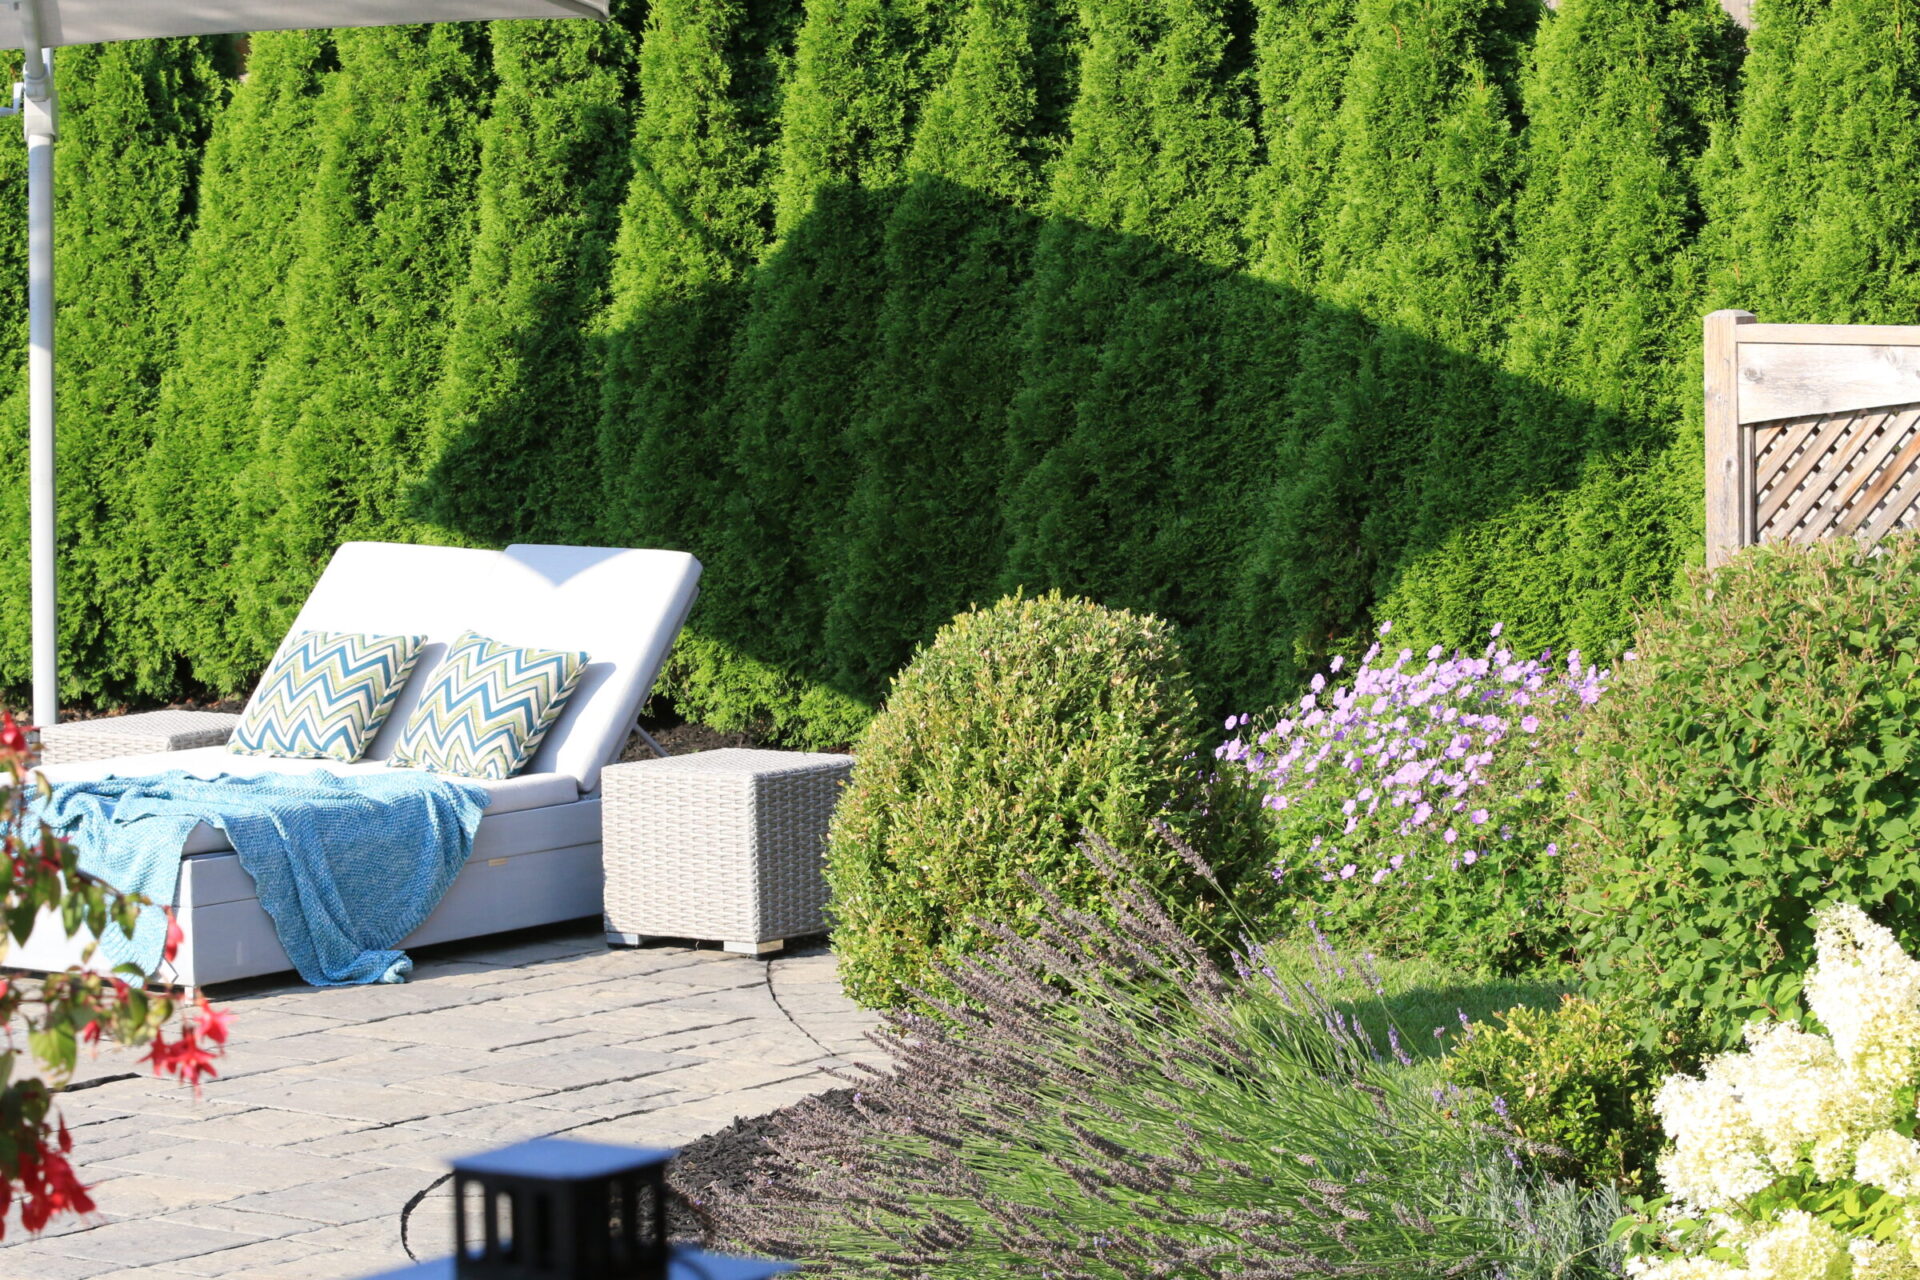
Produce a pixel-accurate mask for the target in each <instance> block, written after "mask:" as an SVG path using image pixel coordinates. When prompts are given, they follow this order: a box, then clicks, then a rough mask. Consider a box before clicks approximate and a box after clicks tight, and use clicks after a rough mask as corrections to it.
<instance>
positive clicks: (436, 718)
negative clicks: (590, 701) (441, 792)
mask: <svg viewBox="0 0 1920 1280" xmlns="http://www.w3.org/2000/svg"><path fill="white" fill-rule="evenodd" d="M588 660H589V659H588V655H587V654H586V653H584V652H580V651H570V650H565V649H523V648H517V647H515V646H513V645H508V644H502V643H500V642H499V641H497V640H490V639H488V638H487V637H485V636H480V635H475V634H474V633H473V632H471V631H469V632H467V633H466V634H465V635H463V636H461V637H460V639H459V640H457V641H456V642H455V643H454V645H453V647H452V648H451V649H449V650H448V651H447V656H446V660H445V661H444V662H442V663H441V664H440V667H439V669H438V670H436V671H435V672H434V673H433V675H432V677H430V679H429V682H428V684H427V686H426V687H425V688H424V689H423V690H422V691H421V693H420V703H419V705H418V706H416V707H415V708H414V710H413V714H412V715H411V716H410V717H408V719H407V727H406V729H405V730H404V731H403V732H402V733H401V735H400V743H399V745H398V746H396V747H395V748H394V750H393V755H392V757H391V758H390V759H389V760H388V761H387V763H389V764H392V765H396V766H400V767H404V768H412V769H428V770H431V771H433V772H435V773H452V774H458V775H459V776H461V777H463V778H511V777H512V776H513V775H514V774H516V773H519V772H520V770H522V769H523V768H525V767H526V764H527V762H528V761H529V760H531V759H533V754H534V752H535V751H537V750H538V749H539V747H540V740H541V739H542V738H543V737H545V736H546V733H547V730H548V729H550V728H552V727H553V723H554V721H556V720H558V719H559V718H560V713H561V712H562V711H564V710H565V709H566V705H567V699H568V697H570V696H571V695H572V693H573V691H574V689H575V687H577V686H578V685H579V683H580V676H581V673H582V672H584V671H585V670H586V666H587V662H588Z"/></svg>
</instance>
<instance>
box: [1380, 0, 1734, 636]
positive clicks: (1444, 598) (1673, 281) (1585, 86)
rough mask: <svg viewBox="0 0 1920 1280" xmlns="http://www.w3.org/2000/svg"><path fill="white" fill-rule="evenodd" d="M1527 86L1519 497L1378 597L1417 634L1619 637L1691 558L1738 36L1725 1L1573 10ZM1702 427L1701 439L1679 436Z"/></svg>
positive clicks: (1670, 0)
mask: <svg viewBox="0 0 1920 1280" xmlns="http://www.w3.org/2000/svg"><path fill="white" fill-rule="evenodd" d="M1543 21H1544V24H1545V25H1544V27H1543V29H1542V31H1541V33H1540V35H1539V38H1538V39H1537V41H1536V42H1535V45H1534V50H1533V56H1532V59H1531V62H1530V65H1529V67H1528V70H1527V74H1526V77H1525V79H1524V82H1523V86H1522V93H1523V99H1524V104H1525V107H1526V114H1527V120H1528V128H1527V133H1526V137H1525V152H1524V173H1525V185H1524V188H1523V190H1522V192H1521V195H1520V197H1519V199H1518V201H1517V203H1516V208H1515V214H1514V235H1513V244H1514V249H1513V256H1512V259H1511V261H1510V265H1509V273H1510V279H1511V281H1512V285H1513V292H1514V304H1513V322H1512V327H1511V329H1510V330H1509V333H1508V337H1507V342H1506V355H1505V359H1504V361H1503V363H1504V367H1505V370H1506V372H1507V374H1508V377H1507V378H1506V379H1504V380H1503V386H1502V396H1501V403H1500V404H1499V406H1498V413H1499V422H1500V435H1499V438H1498V441H1497V447H1496V448H1495V449H1494V450H1492V451H1491V452H1490V453H1489V454H1488V455H1486V456H1485V457H1483V458H1482V459H1480V460H1479V462H1480V465H1482V467H1483V468H1484V473H1483V474H1484V476H1485V480H1484V483H1485V484H1486V486H1487V487H1488V488H1490V489H1492V490H1493V491H1494V492H1496V493H1498V494H1501V495H1505V496H1506V501H1507V505H1505V506H1503V507H1502V508H1501V509H1500V510H1498V511H1496V512H1495V513H1493V514H1492V515H1491V516H1490V517H1489V518H1487V519H1485V520H1483V521H1481V522H1479V523H1476V524H1475V525H1473V526H1471V527H1466V528H1461V529H1458V530H1456V531H1455V532H1454V535H1453V536H1452V537H1451V538H1450V539H1449V540H1448V541H1447V543H1446V544H1445V545H1444V547H1443V548H1441V549H1440V550H1438V551H1436V552H1432V553H1430V554H1429V555H1428V556H1427V557H1426V558H1425V559H1424V560H1423V561H1422V562H1421V564H1420V565H1418V566H1417V567H1416V568H1415V569H1413V570H1412V571H1410V572H1408V573H1406V574H1404V575H1403V576H1402V578H1401V580H1400V582H1399V583H1398V584H1397V586H1396V589H1395V590H1394V591H1393V593H1391V594H1390V595H1389V596H1388V598H1387V600H1386V602H1385V603H1384V604H1383V605H1382V612H1383V613H1385V614H1387V615H1388V616H1391V617H1392V618H1394V620H1395V621H1396V623H1402V622H1404V623H1407V624H1410V629H1411V632H1412V633H1413V634H1415V635H1419V636H1422V637H1431V638H1434V639H1443V640H1450V641H1460V640H1464V639H1466V638H1468V637H1470V636H1473V635H1476V634H1479V633H1482V632H1483V631H1484V630H1485V628H1486V627H1487V626H1488V625H1490V624H1491V623H1494V622H1504V623H1507V624H1509V627H1510V632H1509V635H1510V638H1511V639H1513V640H1514V641H1515V642H1516V643H1517V644H1519V645H1521V646H1522V647H1526V648H1538V647H1542V646H1547V645H1561V646H1564V645H1566V644H1575V645H1581V646H1585V647H1588V648H1594V647H1598V646H1604V645H1605V644H1606V643H1607V642H1609V641H1620V640H1624V639H1625V638H1626V637H1627V636H1628V635H1629V634H1630V633H1631V630H1632V611H1633V608H1634V606H1635V604H1636V602H1641V603H1644V602H1645V601H1647V600H1649V599H1651V598H1656V597H1658V596H1659V595H1661V594H1664V592H1665V590H1666V589H1667V586H1668V584H1669V583H1671V582H1672V581H1673V580H1674V578H1675V575H1676V573H1677V571H1678V569H1679V567H1680V565H1681V563H1682V562H1683V561H1685V560H1686V559H1687V558H1688V557H1689V556H1690V555H1693V554H1695V550H1694V548H1695V544H1696V542H1697V537H1698V528H1697V525H1698V516H1697V514H1696V513H1697V509H1698V507H1699V446H1698V438H1699V427H1698V422H1699V414H1698V410H1697V408H1696V407H1695V405H1696V402H1697V400H1698V392H1697V390H1696V388H1697V384H1698V377H1699V375H1698V360H1697V356H1696V352H1697V350H1698V347H1699V344H1700V319H1699V317H1700V314H1701V308H1702V301H1703V285H1702V279H1701V276H1702V273H1701V271H1700V269H1699V262H1698V256H1697V254H1696V253H1695V250H1694V245H1695V239H1696V237H1697V235H1698V233H1699V230H1700V226H1701V213H1700V201H1699V197H1698V193H1697V190H1696V185H1695V174H1696V169H1697V167H1698V163H1699V157H1700V155H1701V153H1702V152H1703V150H1704V149H1705V146H1706V143H1707V138H1708V133H1709V130H1710V128H1711V127H1713V126H1714V125H1716V124H1718V123H1720V122H1722V121H1724V120H1725V118H1726V116H1727V113H1728V110H1729V97H1730V93H1731V87H1732V85H1731V82H1732V78H1733V74H1734V68H1735V66H1736V65H1737V64H1736V61H1735V55H1734V51H1735V48H1736V47H1737V46H1736V43H1735V39H1734V37H1735V36H1736V35H1737V31H1736V29H1735V28H1734V27H1733V25H1732V23H1731V22H1730V21H1729V20H1728V19H1727V18H1726V16H1725V14H1724V13H1723V12H1722V11H1721V10H1720V8H1719V6H1718V4H1717V3H1714V0H1563V3H1562V4H1561V6H1560V8H1559V9H1558V11H1557V12H1556V13H1552V14H1549V15H1548V16H1547V17H1546V18H1545V19H1544V20H1543ZM1689 423H1691V424H1692V426H1689V425H1688V424H1689Z"/></svg>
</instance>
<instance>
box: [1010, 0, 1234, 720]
mask: <svg viewBox="0 0 1920 1280" xmlns="http://www.w3.org/2000/svg"><path fill="white" fill-rule="evenodd" d="M1084 12H1085V19H1086V24H1087V49H1086V54H1085V57H1084V59H1083V61H1082V64H1081V73H1080V89H1079V99H1078V101H1077V103H1076V104H1075V107H1074V111H1073V137H1072V142H1071V143H1070V145H1069V147H1068V149H1067V152H1066V154H1065V155H1064V157H1063V158H1062V161H1061V164H1060V165H1059V167H1058V169H1057V170H1056V173H1055V177H1054V187H1053V191H1052V192H1051V193H1050V197H1049V201H1048V205H1047V212H1048V215H1049V217H1050V219H1051V220H1052V225H1051V226H1050V227H1049V228H1048V234H1047V235H1046V236H1045V237H1043V239H1042V241H1041V244H1040V253H1039V256H1038V258H1037V260H1036V264H1035V272H1036V280H1035V288H1034V292H1033V298H1032V309H1031V312H1030V314H1029V316H1028V318H1027V325H1026V329H1025V333H1024V335H1023V338H1024V350H1023V352H1022V354H1023V367H1024V371H1025V377H1026V385H1025V386H1024V388H1023V390H1022V392H1021V395H1020V397H1019V399H1018V401H1017V402H1016V407H1015V411H1014V419H1015V420H1014V423H1013V426H1012V438H1013V442H1014V445H1015V448H1016V450H1017V452H1016V454H1015V457H1016V460H1017V463H1018V464H1019V465H1021V466H1023V467H1024V468H1026V469H1024V470H1023V471H1022V472H1020V473H1016V474H1014V475H1011V476H1010V477H1009V481H1010V487H1009V492H1008V503H1009V507H1008V523H1009V526H1010V532H1011V546H1010V550H1009V558H1008V570H1007V577H1008V581H1007V585H1008V586H1014V585H1018V584H1022V583H1024V584H1026V585H1029V586H1031V587H1034V588H1042V587H1056V586H1057V587H1062V588H1065V589H1067V590H1070V591H1075V592H1080V593H1084V594H1087V595H1089V596H1091V597H1092V598H1094V599H1096V600H1099V601H1102V602H1103V603H1106V604H1110V605H1116V606H1124V607H1127V608H1133V609H1143V610H1150V611H1152V612H1154V613H1156V614H1159V615H1160V616H1162V617H1167V618H1172V619H1176V620H1178V621H1180V622H1181V623H1183V624H1186V626H1187V630H1186V638H1187V640H1188V642H1189V643H1190V644H1191V645H1192V646H1193V647H1194V649H1195V650H1196V651H1198V652H1199V653H1200V654H1202V655H1204V656H1203V657H1202V658H1201V661H1202V664H1203V665H1208V666H1209V669H1210V670H1211V667H1210V665H1209V660H1210V658H1211V656H1212V655H1211V650H1212V649H1213V647H1214V646H1213V645H1212V644H1211V640H1212V635H1213V633H1212V630H1211V628H1210V627H1209V626H1208V625H1207V624H1208V623H1209V622H1210V621H1211V618H1210V613H1211V610H1212V609H1213V608H1214V607H1215V606H1216V605H1217V603H1218V601H1219V600H1220V599H1221V598H1222V596H1223V595H1224V594H1225V591H1226V589H1227V588H1226V585H1225V584H1226V581H1227V580H1229V579H1230V578H1231V577H1232V576H1233V574H1234V572H1235V562H1236V560H1237V553H1238V551H1239V543H1240V538H1241V536H1242V531H1243V529H1244V526H1245V523H1246V521H1245V516H1244V510H1243V508H1242V506H1241V499H1242V495H1243V494H1244V493H1245V487H1244V484H1243V481H1242V480H1241V479H1240V477H1241V476H1242V475H1244V474H1245V469H1246V468H1248V467H1253V466H1259V465H1261V463H1262V455H1263V454H1264V453H1265V452H1266V450H1265V449H1264V448H1263V446H1264V445H1265V443H1266V442H1265V441H1263V440H1261V439H1259V438H1258V436H1257V435H1250V434H1249V424H1247V423H1243V422H1228V421H1223V420H1222V419H1221V418H1220V416H1219V408H1220V406H1221V401H1222V398H1223V396H1224V395H1225V394H1226V393H1227V389H1228V388H1229V387H1232V386H1235V385H1237V384H1239V383H1240V382H1241V381H1242V380H1243V379H1244V378H1245V377H1246V376H1248V370H1247V368H1246V367H1245V366H1246V359H1247V357H1248V356H1249V355H1252V356H1253V358H1254V360H1255V361H1256V362H1257V361H1258V360H1259V358H1260V356H1259V353H1256V352H1249V350H1248V347H1247V343H1248V340H1249V339H1250V338H1251V337H1252V335H1250V334H1247V333H1244V332H1243V329H1244V322H1245V320H1246V319H1247V318H1248V314H1249V313H1248V311H1247V310H1246V308H1245V307H1243V306H1241V305H1239V304H1240V302H1241V301H1242V298H1241V296H1240V295H1241V294H1243V293H1244V292H1245V291H1246V290H1248V289H1249V287H1250V286H1249V284H1248V283H1247V282H1245V281H1244V280H1243V279H1240V278H1238V277H1237V274H1236V273H1237V272H1238V271H1239V270H1240V269H1241V268H1242V267H1243V266H1244V264H1245V254H1244V247H1243V241H1242V234H1243V225H1244V221H1245V218H1246V213H1247V195H1248V184H1249V181H1250V179H1251V177H1252V173H1253V161H1254V132H1253V129H1252V127H1251V123H1250V116H1251V114H1252V108H1253V103H1252V95H1251V93H1250V92H1248V89H1249V85H1248V76H1247V74H1246V73H1247V70H1248V68H1247V67H1246V66H1245V65H1244V61H1243V60H1244V56H1245V41H1244V39H1238V40H1237V39H1236V38H1235V32H1234V30H1233V27H1232V21H1233V18H1234V14H1233V12H1232V10H1231V9H1230V8H1229V7H1228V6H1227V5H1225V4H1221V3H1216V2H1215V0H1172V2H1170V3H1169V2H1166V0H1098V2H1097V3H1090V4H1088V5H1086V6H1085V10H1084ZM1067 342H1071V343H1073V344H1075V347H1076V348H1077V349H1074V350H1062V344H1064V343H1067ZM1254 429H1255V430H1257V424H1256V425H1255V427H1254ZM1203 696H1204V697H1207V698H1208V699H1209V700H1211V693H1210V692H1209V693H1206V694H1203Z"/></svg>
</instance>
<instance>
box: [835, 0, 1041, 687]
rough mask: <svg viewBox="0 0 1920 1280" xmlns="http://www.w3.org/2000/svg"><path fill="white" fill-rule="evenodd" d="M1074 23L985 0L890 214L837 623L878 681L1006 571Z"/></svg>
mask: <svg viewBox="0 0 1920 1280" xmlns="http://www.w3.org/2000/svg"><path fill="white" fill-rule="evenodd" d="M1061 36H1062V30H1061V22H1060V19H1059V16H1058V15H1057V14H1056V12H1055V11H1054V8H1053V5H1052V3H1051V0H975V2H974V4H973V7H972V8H971V10H970V11H969V12H968V14H967V16H966V18H965V19H964V21H963V22H962V23H961V26H960V30H959V33H958V36H957V43H958V52H957V54H956V55H955V58H954V63H953V67H952V70H951V71H950V72H949V73H948V76H947V80H946V82H945V83H944V84H943V85H941V86H940V88H939V89H938V90H937V91H935V93H934V94H933V95H932V97H931V98H929V99H928V102H927V108H926V116H925V119H924V121H923V123H922V124H921V126H920V131H919V134H918V136H917V137H916V138H915V139H914V145H913V151H912V154H911V155H910V157H909V159H908V162H907V169H908V172H909V173H910V174H911V179H910V181H909V183H908V186H907V188H906V191H905V193H904V194H903V195H902V196H901V198H900V202H899V204H898V205H897V206H896V207H895V208H894V210H893V213H892V216H891V217H890V218H889V219H888V222H887V226H886V235H885V245H884V250H883V255H882V265H883V267H884V270H885V273H886V274H885V279H886V284H887V295H886V301H885V303H884V304H883V307H882V310H881V315H880V321H879V352H878V357H877V359H876V361H875V363H874V365H873V367H872V369H871V372H870V377H869V380H868V383H867V385H866V387H865V388H864V393H863V395H862V397H861V406H862V412H861V415H860V417H859V419H858V420H857V421H856V422H855V423H854V425H853V428H852V431H851V435H850V444H851V448H852V449H853V451H854V453H855V455H856V457H857V460H858V464H859V467H860V475H859V479H858V481H857V482H856V484H855V486H854V491H853V499H852V508H851V511H850V518H849V536H848V539H847V542H846V552H845V554H844V555H843V556H842V557H841V559H840V561H839V564H838V566H837V572H836V573H835V574H834V576H833V583H832V589H833V597H832V606H831V609H830V611H829V614H828V618H827V632H826V635H827V646H826V647H827V650H828V651H829V652H830V653H832V654H834V655H835V656H836V657H837V658H838V659H839V661H840V664H841V674H842V678H843V680H844V681H845V683H846V685H847V686H848V687H851V688H855V689H858V690H860V691H862V692H864V693H866V694H868V695H869V696H877V695H878V694H879V693H880V692H881V691H882V690H883V689H884V688H885V686H886V681H887V678H888V677H889V676H890V675H892V673H893V672H894V671H895V670H897V669H898V668H899V667H900V665H901V664H902V663H903V662H904V661H905V660H906V658H907V657H908V655H909V654H911V653H912V651H913V648H914V646H915V645H916V644H920V643H923V642H925V641H926V640H928V639H930V638H931V637H932V636H933V634H934V632H935V631H937V630H938V629H939V628H940V627H941V626H943V625H945V623H946V622H947V621H948V620H949V619H950V618H952V617H953V615H954V614H956V613H959V612H960V611H962V610H963V609H965V608H966V607H967V606H968V605H970V604H974V603H981V602H983V601H984V600H985V598H986V597H987V596H988V595H989V594H990V593H991V591H992V588H993V584H994V581H995V578H996V576H997V574H998V572H999V568H1000V563H1001V558H1002V556H1003V548H1002V546H1001V539H1000V511H999V503H998V493H997V490H998V487H999V485H998V480H999V476H998V470H999V461H1000V456H1001V450H1002V432H1003V424H1004V423H1005V420H1006V414H1007V409H1008V406H1009V404H1010V403H1011V401H1012V397H1013V391H1014V386H1015V377H1016V364H1015V360H1016V356H1015V350H1014V343H1013V338H1014V323H1013V316H1014V311H1015V306H1016V303H1017V299H1018V289H1019V287H1020V284H1021V283H1022V281H1023V280H1024V278H1025V276H1026V274H1027V271H1028V258H1029V256H1030V253H1031V250H1032V245H1033V238H1034V234H1035V231H1036V229H1037V225H1038V224H1037V222H1036V220H1035V218H1034V217H1033V215H1032V213H1031V210H1032V209H1033V207H1034V206H1035V205H1036V204H1037V202H1038V200H1039V198H1040V195H1041V193H1042V191H1043V190H1044V188H1043V186H1042V170H1043V168H1044V166H1045V164H1046V162H1047V160H1048V158H1049V156H1050V154H1051V152H1052V151H1053V150H1054V149H1055V148H1056V145H1057V143H1056V131H1057V130H1058V129H1060V128H1061V127H1062V126H1063V125H1064V120H1063V119H1062V112H1061V110H1060V106H1059V102H1060V99H1061V98H1062V97H1063V96H1064V95H1063V94H1062V91H1061V84H1062V82H1063V80H1064V79H1065V77H1066V71H1067V58H1066V53H1067V51H1066V49H1065V48H1064V47H1063V42H1062V39H1061Z"/></svg>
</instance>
